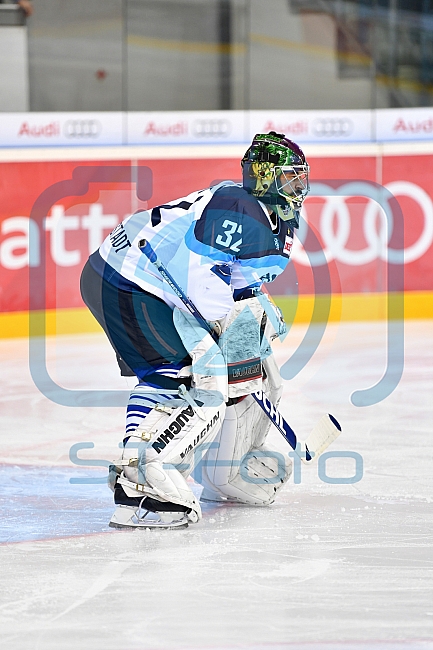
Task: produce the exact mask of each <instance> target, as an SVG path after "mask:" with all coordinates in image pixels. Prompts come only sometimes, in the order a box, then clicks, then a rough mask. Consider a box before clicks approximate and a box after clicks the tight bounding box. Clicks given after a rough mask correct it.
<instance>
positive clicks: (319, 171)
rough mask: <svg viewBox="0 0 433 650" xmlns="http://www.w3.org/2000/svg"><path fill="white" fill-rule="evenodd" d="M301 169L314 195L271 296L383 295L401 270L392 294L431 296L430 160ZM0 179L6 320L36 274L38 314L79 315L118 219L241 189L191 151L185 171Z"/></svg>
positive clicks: (224, 165) (363, 160)
mask: <svg viewBox="0 0 433 650" xmlns="http://www.w3.org/2000/svg"><path fill="white" fill-rule="evenodd" d="M309 161H310V165H311V187H312V192H311V195H310V196H309V197H308V198H307V199H306V201H305V204H304V209H303V222H302V224H301V228H300V229H299V231H297V233H296V237H295V244H294V247H293V253H292V260H293V263H290V264H289V266H288V267H287V269H286V271H285V272H284V273H283V274H282V275H281V276H280V277H279V278H278V279H277V280H276V281H275V282H272V283H270V284H269V285H267V286H268V289H269V291H270V292H271V293H273V294H274V295H296V294H312V293H316V294H317V293H319V294H320V293H329V291H331V292H333V293H369V292H382V291H387V290H389V288H390V276H391V275H392V274H393V272H394V270H395V269H401V268H402V269H403V272H404V274H403V273H401V274H400V275H399V278H400V280H399V282H400V284H399V286H393V287H392V288H393V290H399V291H401V290H403V289H404V290H406V291H429V290H430V291H431V290H432V289H433V188H432V185H431V178H432V175H433V155H419V156H415V155H412V156H389V157H384V158H383V159H382V160H381V165H378V164H377V163H378V161H377V159H376V157H375V156H373V155H371V156H362V157H350V156H342V157H335V158H331V159H330V158H320V157H317V156H316V157H310V158H309ZM113 167H115V168H116V169H117V170H119V169H120V172H121V170H122V169H126V170H127V171H128V173H129V170H130V168H131V169H132V167H134V171H133V173H132V172H131V173H132V175H131V174H130V175H129V176H125V177H124V178H123V177H119V176H118V175H117V176H112V175H111V176H110V175H108V176H106V175H105V176H104V174H103V173H102V174H101V173H100V171H98V170H100V169H103V170H104V169H107V168H113ZM87 168H88V169H87ZM83 169H84V170H85V174H84V176H83V172H82V171H80V170H83ZM86 169H87V171H86ZM89 169H90V170H92V171H91V172H89ZM378 169H380V170H381V174H382V179H381V180H382V182H381V185H379V184H378V181H379V180H380V179H378V178H377V176H376V175H377V173H378V171H377V170H378ZM137 170H138V171H137ZM140 170H147V171H145V178H146V183H147V185H146V188H145V192H144V193H143V191H142V190H140V191H138V190H137V183H135V182H132V181H133V180H134V178H135V176H137V175H138V176H140V173H139V172H140ZM88 173H91V174H94V176H93V177H91V178H94V179H95V181H94V182H93V181H91V182H89V177H88ZM116 173H118V171H117V172H116ZM86 174H87V176H86ZM0 178H1V183H2V187H3V192H2V202H1V205H0V275H1V293H0V311H3V312H13V311H22V310H26V309H28V306H29V273H30V274H33V276H32V277H33V278H34V277H36V276H35V273H36V274H37V273H39V272H40V269H42V268H43V273H44V277H45V297H44V300H45V301H46V302H45V306H46V307H47V308H54V307H58V308H65V307H66V308H68V307H71V308H72V307H81V306H83V303H82V301H81V297H80V293H79V277H80V272H81V269H82V267H83V265H84V264H85V262H86V260H87V257H88V255H89V254H90V253H92V252H93V251H94V250H96V249H97V248H98V246H99V245H100V244H101V242H102V241H103V239H104V238H105V237H106V236H107V235H108V234H109V233H110V231H111V230H112V229H113V228H115V227H116V225H117V224H118V223H120V222H121V221H122V220H123V219H124V218H125V217H126V216H127V215H129V214H131V213H132V212H135V211H137V210H140V209H146V208H148V207H149V208H152V207H155V206H157V205H160V204H163V203H166V202H167V201H171V200H174V199H178V198H181V197H184V196H186V195H187V194H188V193H190V192H192V191H193V190H197V189H200V188H204V187H207V186H209V185H210V184H212V183H213V182H214V181H215V180H217V179H222V178H228V179H233V180H239V178H240V167H239V159H238V158H221V159H203V160H202V159H200V158H199V150H198V154H197V158H196V159H188V160H185V159H179V158H167V159H162V160H161V159H158V160H150V159H149V160H139V161H134V162H132V161H131V160H128V159H125V160H122V161H118V160H117V161H114V160H113V161H112V160H103V161H100V162H95V161H92V162H88V161H87V162H86V161H79V160H77V161H64V162H57V161H52V162H50V161H47V162H16V163H0ZM80 178H81V179H83V178H87V181H86V183H84V181H81V182H78V184H77V183H75V184H74V183H72V185H71V179H78V180H79V179H80ZM101 179H102V180H101ZM110 179H111V180H110ZM113 179H114V180H113ZM116 179H118V180H116ZM119 179H120V180H119ZM381 186H383V187H384V188H385V189H384V190H383V193H384V195H386V197H388V198H387V201H388V203H389V201H391V203H390V204H392V205H393V207H392V210H393V211H394V212H392V214H391V215H390V216H389V215H388V216H386V214H385V211H384V208H383V207H381V206H380V202H378V201H377V194H374V192H377V188H378V187H379V188H380V187H381ZM53 188H54V189H53ZM41 197H42V198H41ZM372 197H373V198H372ZM374 197H376V198H374ZM390 197H391V199H390ZM392 197H395V199H396V200H395V199H393V198H392ZM42 199H43V200H42ZM41 201H42V202H41ZM35 206H36V207H35ZM41 206H42V207H41ZM385 207H386V206H385ZM400 209H401V215H402V218H403V220H404V231H403V228H402V222H401V220H400V221H399V219H400V217H399V210H400ZM41 210H42V211H41ZM307 224H308V226H307ZM33 284H34V283H33Z"/></svg>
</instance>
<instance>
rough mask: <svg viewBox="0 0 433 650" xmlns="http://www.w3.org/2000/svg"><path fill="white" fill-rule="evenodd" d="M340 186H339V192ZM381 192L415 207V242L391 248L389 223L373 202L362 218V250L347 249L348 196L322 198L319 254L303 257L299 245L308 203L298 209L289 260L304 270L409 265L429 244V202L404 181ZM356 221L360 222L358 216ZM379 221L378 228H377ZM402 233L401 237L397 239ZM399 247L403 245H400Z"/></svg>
mask: <svg viewBox="0 0 433 650" xmlns="http://www.w3.org/2000/svg"><path fill="white" fill-rule="evenodd" d="M343 188H344V186H342V188H341V189H342V190H343ZM385 188H386V189H387V190H389V192H391V194H392V195H393V196H395V197H399V196H407V197H409V198H410V199H412V200H413V201H415V202H416V203H418V205H419V207H420V209H421V214H422V215H423V227H422V230H421V233H420V234H419V236H418V239H417V240H416V241H415V242H413V243H411V244H409V245H408V246H406V247H405V248H400V249H398V248H391V247H390V246H389V245H388V244H389V242H390V241H392V233H393V225H394V224H393V219H390V223H389V224H388V222H387V217H386V214H385V212H384V210H383V208H382V207H381V206H380V205H379V204H378V203H377V202H376V201H374V200H373V199H368V200H367V202H366V203H365V209H364V215H363V224H362V225H363V234H364V240H365V244H366V245H365V246H364V248H361V249H358V248H357V249H354V248H349V247H348V245H347V244H348V241H349V236H350V229H351V215H350V205H349V204H348V203H347V199H348V198H350V197H348V196H341V195H340V196H335V195H333V196H323V197H321V198H323V199H324V201H325V203H324V205H323V208H322V211H321V213H320V220H319V224H318V227H319V232H320V236H321V240H322V242H323V250H320V251H312V252H308V254H307V253H306V251H305V250H304V248H303V246H302V243H303V241H305V236H306V230H307V228H306V223H308V202H307V205H306V204H305V203H304V206H303V208H302V216H303V220H302V221H301V226H300V228H299V237H295V241H294V244H293V248H292V258H293V260H295V261H296V262H298V263H299V264H303V265H304V266H322V265H323V264H326V263H329V262H331V261H332V260H336V261H338V262H342V263H343V264H348V265H349V266H362V265H363V264H369V263H370V262H373V261H374V260H376V259H382V260H384V261H387V262H388V263H390V264H402V263H404V264H409V263H410V262H414V261H415V260H417V259H419V258H420V257H422V256H423V255H424V254H425V253H426V252H427V251H428V250H429V248H430V246H431V245H432V243H433V202H432V200H431V198H430V196H429V195H428V194H427V192H426V191H425V190H423V189H422V187H419V185H415V184H414V183H410V182H408V181H393V182H392V183H388V184H387V185H385ZM359 207H360V206H359V205H358V206H357V213H356V214H357V217H356V218H357V219H359V218H362V217H361V216H360V215H358V210H359ZM378 218H379V228H378V227H377V223H378ZM402 237H403V233H401V238H402ZM401 243H403V242H401Z"/></svg>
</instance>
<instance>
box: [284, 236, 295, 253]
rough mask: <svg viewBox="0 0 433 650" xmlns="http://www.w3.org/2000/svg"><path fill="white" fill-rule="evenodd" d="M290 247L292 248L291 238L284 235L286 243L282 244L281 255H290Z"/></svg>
mask: <svg viewBox="0 0 433 650" xmlns="http://www.w3.org/2000/svg"><path fill="white" fill-rule="evenodd" d="M292 246H293V237H289V235H286V241H285V243H284V248H283V253H284V254H285V255H290V253H291V252H292Z"/></svg>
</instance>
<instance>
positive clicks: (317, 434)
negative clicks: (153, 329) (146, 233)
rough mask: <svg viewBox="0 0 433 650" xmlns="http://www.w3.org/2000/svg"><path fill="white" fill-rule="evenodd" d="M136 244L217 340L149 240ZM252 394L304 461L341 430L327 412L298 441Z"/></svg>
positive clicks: (268, 404)
mask: <svg viewBox="0 0 433 650" xmlns="http://www.w3.org/2000/svg"><path fill="white" fill-rule="evenodd" d="M138 247H139V249H140V250H141V252H142V253H143V254H144V255H145V256H146V257H147V258H148V260H149V262H151V263H152V264H153V265H154V266H155V268H156V269H158V272H159V274H160V275H161V276H162V278H163V279H164V280H165V281H166V282H167V284H168V285H169V286H170V287H171V288H172V290H173V291H174V293H175V294H176V296H177V297H178V298H179V299H180V300H181V302H182V303H183V304H184V305H185V307H186V308H187V309H188V311H189V312H190V314H192V316H194V318H195V319H196V321H197V322H198V323H199V324H200V326H201V327H203V329H205V330H206V331H207V332H208V333H209V334H210V335H211V336H212V338H213V339H214V341H215V342H217V341H218V336H217V334H216V333H215V332H214V330H213V329H212V327H211V326H210V325H209V323H208V322H207V320H206V319H205V318H204V317H203V316H202V315H201V314H200V312H199V311H198V309H197V308H196V306H195V305H194V303H193V302H192V301H191V300H190V299H189V298H188V297H187V295H186V294H185V292H184V291H183V289H182V288H181V287H180V286H179V285H178V283H177V282H176V280H175V279H174V278H173V276H172V275H171V273H169V271H168V270H167V269H166V267H165V265H164V264H163V263H162V262H161V260H160V259H159V258H158V256H157V254H156V253H155V251H154V250H153V248H152V246H151V245H150V244H149V242H148V241H147V240H146V239H142V240H140V241H139V243H138ZM251 395H252V397H253V398H254V399H255V400H256V402H257V404H258V405H259V406H260V408H261V409H262V410H263V411H264V412H265V413H266V415H267V416H268V418H269V419H270V420H271V422H272V423H273V424H274V426H275V427H276V428H277V429H278V431H279V432H280V433H281V435H282V436H283V437H284V438H285V440H286V441H287V442H288V443H289V445H290V446H291V448H292V449H293V450H294V451H295V452H296V454H297V455H298V456H299V457H300V459H301V460H302V461H303V462H305V463H310V462H311V461H312V460H313V459H314V458H317V457H318V456H319V454H321V453H322V452H323V451H324V450H325V449H326V448H327V447H328V446H329V445H330V444H331V442H332V441H333V440H335V439H336V438H337V437H338V436H339V435H340V433H341V426H340V424H339V423H338V422H337V420H336V419H335V418H334V416H333V415H331V414H329V413H327V414H325V415H324V416H323V417H322V418H321V420H319V422H318V423H317V424H316V426H315V427H314V429H313V431H312V432H311V433H310V435H309V436H308V438H307V439H306V440H305V442H300V441H298V439H297V437H296V434H295V432H294V431H293V429H292V427H291V426H290V425H289V424H288V422H286V420H285V419H284V418H283V416H282V415H281V413H280V412H279V411H278V410H277V408H276V407H275V406H274V404H272V402H271V401H270V400H269V399H268V398H267V397H266V395H265V394H264V393H263V391H261V390H260V391H257V392H255V393H251Z"/></svg>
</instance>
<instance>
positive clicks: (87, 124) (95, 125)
mask: <svg viewBox="0 0 433 650" xmlns="http://www.w3.org/2000/svg"><path fill="white" fill-rule="evenodd" d="M101 131H102V124H101V122H99V120H94V119H88V120H86V119H77V120H67V121H66V122H65V124H64V125H63V133H64V135H65V137H66V138H97V137H98V135H99V134H100V133H101Z"/></svg>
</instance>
